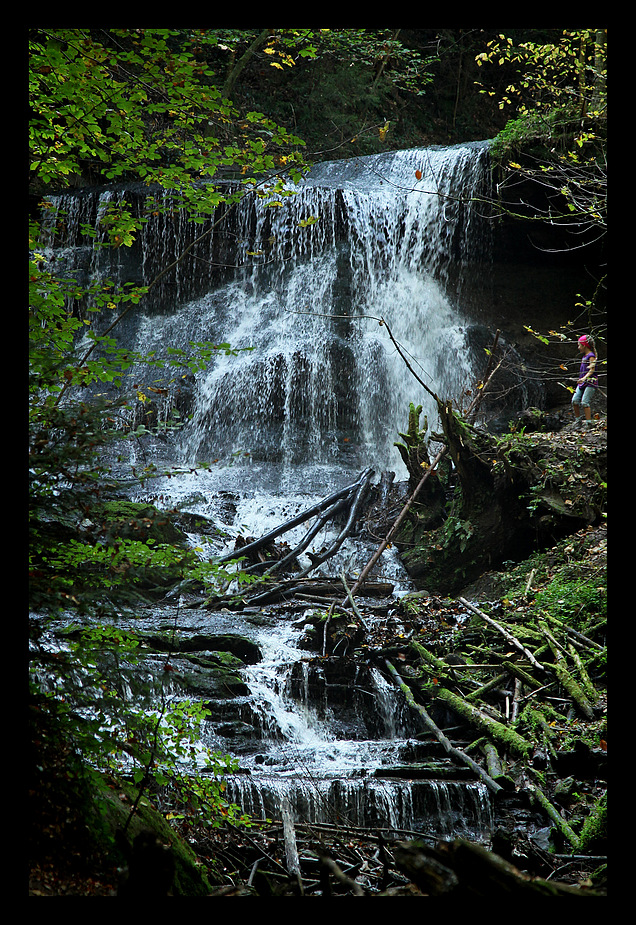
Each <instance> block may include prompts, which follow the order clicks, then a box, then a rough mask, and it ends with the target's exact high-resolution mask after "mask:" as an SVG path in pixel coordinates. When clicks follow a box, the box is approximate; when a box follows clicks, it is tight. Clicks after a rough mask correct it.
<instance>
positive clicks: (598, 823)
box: [579, 792, 607, 851]
mask: <svg viewBox="0 0 636 925" xmlns="http://www.w3.org/2000/svg"><path fill="white" fill-rule="evenodd" d="M606 841H607V792H605V793H604V794H603V795H602V796H601V797H600V798H599V799H598V800H597V801H596V803H595V804H594V806H593V807H592V810H591V812H590V814H589V816H588V817H587V819H586V820H585V822H584V823H583V828H582V829H581V837H580V839H579V849H581V850H586V851H591V849H594V850H597V849H599V850H600V849H601V848H602V847H603V845H604V842H606Z"/></svg>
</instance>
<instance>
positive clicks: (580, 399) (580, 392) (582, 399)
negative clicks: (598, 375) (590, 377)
mask: <svg viewBox="0 0 636 925" xmlns="http://www.w3.org/2000/svg"><path fill="white" fill-rule="evenodd" d="M595 398H596V388H595V386H593V385H586V386H585V387H584V386H582V385H577V387H576V389H575V390H574V395H573V396H572V404H573V405H587V407H588V408H591V406H592V404H593V403H594V399H595Z"/></svg>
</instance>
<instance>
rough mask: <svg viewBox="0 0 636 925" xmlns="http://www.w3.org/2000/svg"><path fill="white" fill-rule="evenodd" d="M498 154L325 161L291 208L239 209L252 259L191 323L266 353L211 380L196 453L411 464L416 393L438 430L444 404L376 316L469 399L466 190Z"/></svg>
mask: <svg viewBox="0 0 636 925" xmlns="http://www.w3.org/2000/svg"><path fill="white" fill-rule="evenodd" d="M486 150H487V149H486V148H485V147H484V146H463V147H461V148H459V149H439V150H436V149H422V150H415V151H408V152H395V153H391V154H390V155H382V156H376V157H370V158H360V159H357V160H355V161H354V162H353V163H350V162H344V163H335V164H334V163H332V164H328V165H322V166H319V167H317V168H316V169H315V171H313V172H312V173H311V174H310V176H309V178H308V180H307V181H305V182H304V183H303V184H301V185H300V186H298V187H295V188H294V189H293V190H290V192H292V193H293V195H290V196H289V197H288V198H286V199H285V200H284V201H283V202H282V203H281V201H280V200H274V201H268V200H261V199H250V200H246V201H244V203H242V205H241V206H240V207H239V208H238V209H237V210H236V214H235V215H234V216H233V221H232V224H231V233H232V235H233V236H235V239H236V241H237V242H238V244H239V245H240V248H239V254H241V253H242V254H244V255H245V256H244V257H237V263H239V264H240V263H245V264H246V266H244V267H243V268H242V269H239V270H237V271H236V273H235V275H234V278H233V279H231V280H229V281H227V282H225V283H224V284H222V285H221V286H220V287H218V288H215V289H214V290H212V291H210V292H208V293H206V294H205V295H204V296H202V297H200V298H197V299H194V300H192V301H191V302H190V303H188V304H187V305H186V306H184V307H182V308H181V309H180V313H179V321H178V327H179V330H180V331H182V332H184V333H185V332H186V331H187V332H189V333H190V334H191V335H192V336H195V335H198V337H199V338H200V339H203V338H210V339H215V338H216V339H220V340H222V341H223V342H228V343H230V344H231V345H232V347H235V348H239V349H240V348H253V350H252V351H251V352H250V353H246V354H242V355H241V356H240V357H239V358H236V357H224V358H221V359H219V360H218V362H216V363H215V364H213V365H211V367H210V368H209V370H208V371H207V372H206V374H205V375H203V376H202V377H201V380H200V382H199V388H198V395H197V406H196V411H195V415H194V421H193V424H192V426H191V427H190V428H189V430H188V433H187V434H186V435H185V440H184V443H183V446H182V452H183V454H184V458H186V459H188V460H190V461H191V460H194V459H206V458H210V457H212V458H218V457H219V456H221V455H223V453H228V452H239V451H240V452H241V453H243V454H245V455H246V456H247V457H249V458H250V460H252V461H262V460H267V461H269V462H274V461H275V462H278V463H280V464H282V465H283V466H288V465H294V464H298V463H305V464H306V463H307V461H308V460H311V461H312V462H313V463H314V464H323V465H330V464H333V463H336V462H339V461H344V462H348V461H351V464H353V465H354V466H355V465H360V464H365V462H371V463H374V464H376V465H377V466H378V467H379V468H382V469H384V468H394V469H396V470H397V471H399V472H402V471H403V470H402V468H401V466H402V464H401V460H400V459H399V457H398V454H397V452H396V451H395V448H394V447H393V442H394V440H395V438H396V434H397V430H398V429H400V428H402V426H403V425H404V423H405V421H406V418H407V415H408V407H409V402H410V401H415V403H416V404H422V405H423V408H424V413H425V414H427V415H428V419H429V422H430V424H431V425H433V424H434V423H435V421H436V419H437V414H436V408H435V406H434V403H433V401H432V399H431V398H430V397H429V396H428V395H427V393H426V392H425V390H424V389H422V387H421V386H420V385H419V383H418V382H417V381H416V380H415V378H414V377H413V375H412V374H411V372H409V370H408V369H407V367H406V364H405V363H404V361H403V360H402V359H401V358H400V357H399V355H398V354H397V352H396V350H395V348H394V346H393V344H392V343H391V341H390V339H389V336H388V334H387V331H386V327H385V326H384V325H381V324H380V323H379V321H380V320H383V321H385V322H386V324H387V325H388V326H389V327H390V329H391V332H392V333H393V335H394V337H395V339H396V340H397V341H398V342H399V343H400V345H402V347H403V349H404V352H405V354H406V355H407V357H408V358H409V361H410V362H411V364H412V365H413V367H414V368H415V370H416V371H417V373H418V375H419V376H420V377H421V378H422V379H423V380H424V381H425V382H426V383H427V385H428V386H429V388H431V389H432V390H433V391H435V392H437V393H438V394H439V395H440V396H442V397H446V398H453V399H454V400H455V401H456V402H458V401H460V400H461V395H462V392H463V391H464V390H465V389H466V388H470V387H471V386H472V384H473V376H474V374H473V369H474V363H473V358H472V357H471V355H470V352H469V348H468V345H467V340H466V328H467V325H468V319H467V317H466V316H465V314H464V313H463V312H462V306H461V302H460V301H458V300H460V298H461V287H459V286H458V285H457V283H456V280H457V279H461V278H462V272H461V265H462V264H463V263H465V264H466V265H468V264H469V263H470V262H471V261H472V260H473V259H474V258H475V254H476V253H479V248H482V247H483V246H484V245H483V240H482V237H481V236H480V234H479V233H476V234H475V235H472V234H471V230H472V226H473V225H475V226H477V225H479V219H478V218H477V217H475V216H474V215H473V210H471V207H470V206H469V205H467V204H463V205H462V204H461V203H459V202H458V200H459V199H460V198H461V199H462V200H466V202H469V201H470V199H471V198H473V197H474V196H476V195H477V190H478V188H479V187H480V186H481V184H483V182H484V176H483V172H484V170H485V163H486V159H485V155H486ZM420 175H421V178H419V179H418V177H420ZM314 219H315V221H313V220H314ZM466 219H468V220H466ZM478 230H481V231H482V233H483V234H486V233H487V232H486V229H485V225H484V223H482V224H481V226H480V229H478ZM250 255H251V256H250ZM149 326H152V322H149Z"/></svg>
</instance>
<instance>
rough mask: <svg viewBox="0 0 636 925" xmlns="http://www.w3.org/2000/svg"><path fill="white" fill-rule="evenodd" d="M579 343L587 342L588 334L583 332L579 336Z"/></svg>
mask: <svg viewBox="0 0 636 925" xmlns="http://www.w3.org/2000/svg"><path fill="white" fill-rule="evenodd" d="M579 344H587V334H581V336H580V337H579Z"/></svg>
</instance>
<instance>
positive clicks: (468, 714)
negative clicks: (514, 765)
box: [435, 687, 532, 755]
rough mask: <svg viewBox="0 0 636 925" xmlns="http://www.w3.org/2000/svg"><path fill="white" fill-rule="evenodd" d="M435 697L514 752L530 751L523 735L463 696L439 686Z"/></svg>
mask: <svg viewBox="0 0 636 925" xmlns="http://www.w3.org/2000/svg"><path fill="white" fill-rule="evenodd" d="M435 697H436V699H437V700H441V701H443V702H444V703H446V704H447V705H448V706H449V707H450V708H451V710H452V711H453V712H454V713H456V714H457V715H458V716H460V717H462V719H464V720H466V721H467V722H468V723H470V724H471V725H473V726H476V727H477V728H478V729H480V730H481V731H482V732H484V733H486V735H488V736H490V737H491V738H493V739H496V740H497V741H498V742H500V743H501V744H502V745H505V746H506V747H507V748H509V749H510V750H511V751H513V752H514V753H515V754H518V755H527V754H528V753H529V752H530V750H531V748H532V745H531V743H530V742H528V741H527V739H524V738H523V736H520V735H519V733H518V732H515V730H514V729H511V728H510V727H509V726H505V725H504V724H503V723H500V722H499V721H498V720H496V719H491V717H490V716H486V715H485V714H484V713H482V711H481V710H478V709H477V708H476V707H474V706H473V705H472V704H471V703H468V702H467V701H466V700H464V698H463V697H460V696H459V694H454V693H453V692H452V691H449V690H448V689H447V688H445V687H440V688H438V690H437V691H436V693H435Z"/></svg>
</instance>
